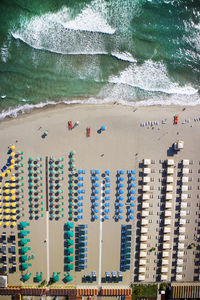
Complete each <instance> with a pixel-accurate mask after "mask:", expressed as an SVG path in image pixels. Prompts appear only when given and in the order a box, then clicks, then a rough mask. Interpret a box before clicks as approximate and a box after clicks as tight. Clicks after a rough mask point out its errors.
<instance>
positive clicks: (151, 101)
mask: <svg viewBox="0 0 200 300" xmlns="http://www.w3.org/2000/svg"><path fill="white" fill-rule="evenodd" d="M124 96H125V95H124ZM109 103H119V104H121V105H123V106H133V107H137V106H153V105H162V106H167V105H182V106H183V105H184V106H195V105H200V97H199V95H198V94H195V95H194V96H193V99H192V101H191V97H190V95H184V97H183V96H182V95H169V96H168V97H167V98H166V97H163V96H161V95H158V96H157V97H153V98H148V99H146V100H134V98H133V99H132V100H130V99H129V100H126V99H123V98H116V97H115V96H114V95H109V96H108V97H105V98H104V99H101V98H98V99H97V98H88V99H84V100H80V99H74V100H67V99H66V100H63V101H59V102H55V101H47V102H40V103H38V104H25V105H22V106H18V107H16V108H10V109H8V110H4V111H2V112H1V114H0V121H1V120H3V119H5V118H7V117H10V118H16V117H17V116H18V115H20V114H27V113H31V112H32V111H33V110H34V109H42V108H43V107H45V106H55V105H59V104H66V105H71V104H81V105H84V104H91V105H98V104H109Z"/></svg>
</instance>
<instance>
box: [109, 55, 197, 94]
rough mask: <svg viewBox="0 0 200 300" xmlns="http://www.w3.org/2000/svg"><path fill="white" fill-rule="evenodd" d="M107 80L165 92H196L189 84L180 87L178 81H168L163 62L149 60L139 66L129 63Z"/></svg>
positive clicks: (146, 89)
mask: <svg viewBox="0 0 200 300" xmlns="http://www.w3.org/2000/svg"><path fill="white" fill-rule="evenodd" d="M108 82H110V83H115V84H125V85H130V86H132V87H137V88H140V89H142V90H145V91H150V92H162V93H167V94H182V95H194V94H196V93H197V92H198V90H196V89H195V88H193V87H192V86H190V85H187V86H183V87H182V86H179V85H178V83H176V82H172V81H170V79H169V74H168V72H167V70H166V67H165V66H164V64H162V63H160V62H153V61H151V60H148V61H146V62H145V63H143V64H142V65H141V66H137V65H133V64H132V65H130V66H129V67H127V68H126V69H125V70H124V71H122V72H121V73H120V74H119V76H111V77H110V78H109V79H108Z"/></svg>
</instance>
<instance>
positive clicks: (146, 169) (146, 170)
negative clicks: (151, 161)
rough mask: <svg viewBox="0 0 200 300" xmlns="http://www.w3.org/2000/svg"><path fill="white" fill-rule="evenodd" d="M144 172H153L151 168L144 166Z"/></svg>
mask: <svg viewBox="0 0 200 300" xmlns="http://www.w3.org/2000/svg"><path fill="white" fill-rule="evenodd" d="M143 172H144V174H150V173H151V169H150V168H144V171H143Z"/></svg>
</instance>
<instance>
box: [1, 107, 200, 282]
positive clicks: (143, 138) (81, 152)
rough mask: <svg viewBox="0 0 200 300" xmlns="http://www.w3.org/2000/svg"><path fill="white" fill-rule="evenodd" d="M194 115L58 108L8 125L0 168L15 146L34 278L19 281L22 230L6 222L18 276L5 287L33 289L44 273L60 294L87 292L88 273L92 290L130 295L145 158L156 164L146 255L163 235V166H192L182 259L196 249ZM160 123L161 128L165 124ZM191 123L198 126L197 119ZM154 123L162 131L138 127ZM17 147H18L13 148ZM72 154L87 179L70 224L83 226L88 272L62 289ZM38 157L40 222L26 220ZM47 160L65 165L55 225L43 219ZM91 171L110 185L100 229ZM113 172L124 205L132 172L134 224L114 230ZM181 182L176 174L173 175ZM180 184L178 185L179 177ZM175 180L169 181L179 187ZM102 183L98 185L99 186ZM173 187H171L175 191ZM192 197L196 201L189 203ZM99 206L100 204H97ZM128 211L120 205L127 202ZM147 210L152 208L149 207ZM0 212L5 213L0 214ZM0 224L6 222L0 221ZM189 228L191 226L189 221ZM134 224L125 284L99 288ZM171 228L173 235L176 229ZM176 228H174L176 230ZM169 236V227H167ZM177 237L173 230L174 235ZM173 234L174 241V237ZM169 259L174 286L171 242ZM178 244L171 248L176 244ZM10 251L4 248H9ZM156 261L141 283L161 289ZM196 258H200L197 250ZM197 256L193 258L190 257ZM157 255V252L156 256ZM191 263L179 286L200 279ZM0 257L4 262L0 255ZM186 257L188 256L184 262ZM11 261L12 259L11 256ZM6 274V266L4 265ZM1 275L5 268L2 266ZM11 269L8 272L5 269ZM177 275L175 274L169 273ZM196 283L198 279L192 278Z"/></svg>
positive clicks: (180, 110)
mask: <svg viewBox="0 0 200 300" xmlns="http://www.w3.org/2000/svg"><path fill="white" fill-rule="evenodd" d="M198 108H199V107H187V108H186V109H185V108H184V107H181V106H178V107H175V106H169V107H156V106H152V107H138V108H137V109H135V108H133V107H128V106H127V107H123V106H120V105H110V104H108V105H102V106H101V105H93V106H87V105H83V106H77V105H72V106H65V105H58V106H56V107H54V108H51V107H50V108H46V109H43V110H37V111H33V112H32V113H30V114H26V115H23V116H19V117H18V118H16V119H6V120H4V121H2V122H1V123H0V141H1V147H0V155H1V167H2V166H3V165H4V163H5V162H6V160H7V157H8V156H7V151H8V146H9V145H10V144H14V145H15V146H16V151H23V168H24V206H23V207H24V216H22V217H21V218H20V219H19V220H18V221H17V222H18V224H19V222H20V221H28V222H30V226H29V227H28V228H27V229H28V230H30V236H29V238H30V239H31V241H30V244H29V246H30V247H31V253H32V254H34V256H35V258H34V260H32V261H31V263H32V266H30V268H29V269H28V271H29V272H31V273H32V277H31V278H30V279H29V280H28V281H27V282H22V281H21V280H20V278H21V275H22V274H24V273H21V271H20V270H19V265H20V263H19V252H18V249H19V248H20V246H19V245H18V237H17V236H18V234H19V230H18V228H17V227H15V228H10V227H9V228H6V229H5V228H4V227H3V225H4V221H2V225H1V228H0V235H1V234H2V232H4V231H6V232H7V236H8V235H9V234H10V232H11V231H13V232H14V233H15V234H16V237H17V241H16V242H17V251H16V252H17V261H16V263H17V270H16V272H15V273H9V271H8V272H7V274H8V285H10V286H15V285H34V284H35V285H38V283H34V281H33V278H34V276H35V275H36V272H43V280H44V279H46V280H47V281H49V279H50V278H51V277H52V275H53V272H55V273H56V274H57V272H60V274H59V281H58V282H57V283H56V284H55V285H60V286H64V285H65V286H81V285H82V286H86V285H88V284H89V283H83V278H84V275H86V274H91V273H92V272H93V271H95V272H96V274H97V280H96V281H95V282H93V283H90V285H91V286H102V285H105V286H115V287H117V286H125V287H128V286H129V285H130V284H131V282H133V281H138V257H139V250H138V249H139V248H138V247H139V236H140V229H139V228H140V221H141V218H140V214H141V200H140V199H141V191H140V190H141V187H140V184H141V180H142V176H143V174H141V173H142V172H143V167H141V164H142V161H143V159H144V158H150V159H151V160H153V161H155V162H154V166H153V169H155V170H154V172H155V176H154V175H153V174H151V177H152V178H153V179H152V182H153V180H155V183H154V185H153V188H154V192H153V193H154V194H155V197H154V199H150V201H149V202H150V207H153V208H151V209H149V210H152V214H151V216H152V220H153V221H152V222H154V223H153V224H149V235H151V237H149V236H148V242H147V247H148V249H151V248H152V247H153V246H154V245H155V244H157V243H159V241H158V240H159V236H161V235H162V233H160V232H159V230H158V231H157V230H156V226H157V225H156V224H158V223H159V222H160V221H159V218H161V217H160V207H159V205H158V203H159V201H160V200H159V199H160V198H159V196H158V195H159V191H160V189H159V187H161V188H162V181H161V180H160V178H161V174H162V173H161V172H160V171H159V170H162V168H163V166H162V163H160V160H166V159H167V158H169V157H170V158H171V157H172V156H171V155H172V154H173V157H172V158H173V159H174V161H175V166H176V168H177V169H178V168H179V164H180V163H181V161H182V159H188V160H190V161H192V166H191V168H192V170H193V173H192V175H191V177H192V182H191V185H192V191H191V194H192V197H193V198H192V199H193V202H191V200H190V202H191V203H192V204H190V209H188V211H189V210H190V214H189V215H187V216H188V217H187V218H188V219H191V222H188V224H187V229H186V231H187V232H186V236H188V237H186V241H185V247H186V248H185V251H186V252H187V245H189V244H190V243H192V242H193V236H194V234H197V235H198V233H199V227H198V226H199V224H198V222H197V223H196V224H195V219H197V218H198V216H197V214H196V211H197V205H198V202H199V200H198V198H197V194H198V170H199V169H198V168H199V153H198V152H199V149H200V142H199V139H198V138H199V136H200V121H194V118H197V117H198V118H199V117H200V116H199V115H198ZM175 113H176V114H178V116H179V123H178V124H177V125H174V124H173V120H174V115H175ZM69 120H72V122H73V124H74V123H75V122H76V121H79V126H77V127H75V128H74V129H73V130H68V121H69ZM162 120H165V122H164V124H162ZM195 120H196V119H195ZM148 121H150V122H154V121H158V122H159V123H158V124H157V125H156V124H153V123H152V124H150V125H148V124H147V125H145V126H141V124H143V123H146V122H148ZM102 125H105V126H106V130H105V131H103V132H101V133H98V130H99V129H100V127H101V126H102ZM87 127H90V128H91V136H90V137H86V128H87ZM46 130H48V135H47V136H46V137H45V138H42V134H43V133H44V131H46ZM177 140H183V141H184V149H183V150H181V151H180V152H177V153H173V151H172V149H171V147H172V144H173V143H174V142H175V141H177ZM16 141H17V143H16ZM72 150H75V151H76V155H75V158H76V161H75V166H76V168H77V170H78V169H85V170H86V174H85V176H84V188H85V198H84V205H83V209H84V213H83V219H81V220H78V221H77V222H74V226H75V227H76V226H78V224H88V234H87V235H88V246H87V247H88V257H87V259H88V263H87V264H88V267H87V268H86V269H85V270H82V271H78V272H76V271H75V270H73V271H71V272H70V274H71V276H72V277H73V281H71V282H70V283H67V284H66V283H65V282H64V281H63V279H64V274H65V273H66V272H65V271H64V223H66V222H67V221H68V216H69V213H68V188H69V184H68V178H69V177H68V175H69V171H68V167H69V165H68V163H69V153H70V151H72ZM29 157H32V158H36V157H42V167H41V168H42V171H43V175H44V176H43V179H42V183H43V192H42V193H43V201H44V204H43V216H42V217H41V218H39V219H38V220H35V219H33V220H30V219H29V213H28V211H29V200H28V176H27V171H28V158H29ZM45 157H48V158H50V157H54V158H64V161H63V163H64V175H63V176H64V179H63V181H62V182H61V189H62V190H63V196H64V199H63V202H64V204H63V209H64V210H63V215H64V216H63V217H61V218H60V219H59V220H53V221H52V220H49V218H48V215H47V212H46V204H45V203H46V181H45ZM92 169H95V170H99V171H100V177H101V174H102V173H104V172H105V170H110V181H111V188H110V189H111V194H110V195H111V200H110V212H109V220H104V222H101V221H100V220H101V217H100V215H99V218H98V220H96V221H95V222H92V221H91V201H90V196H91V181H90V170H92ZM117 170H124V171H125V175H124V177H125V180H124V186H125V187H124V190H125V193H124V197H125V199H126V189H127V177H126V172H127V170H135V171H136V175H135V176H136V188H135V191H136V194H135V207H134V219H133V220H131V221H129V222H126V216H125V209H124V211H123V213H122V215H123V219H122V220H120V221H118V222H115V220H114V218H113V216H114V204H115V198H116V196H115V194H116V174H117ZM177 176H178V174H177ZM177 178H178V177H177ZM177 178H175V179H174V181H175V182H176V180H178V179H177ZM101 180H102V178H101V179H100V181H101ZM175 184H176V183H175ZM193 193H194V195H193ZM99 195H101V185H100V188H99ZM100 201H101V196H100ZM175 202H176V186H175V187H174V203H175ZM124 203H125V201H124ZM151 203H152V205H151ZM2 207H3V206H2ZM178 209H179V208H177V205H176V204H173V215H174V219H173V218H172V223H173V222H174V224H176V226H177V227H178V225H177V223H176V212H177V211H178ZM2 218H3V217H2ZM192 220H194V223H193V221H192ZM122 224H126V225H127V224H131V225H132V234H131V245H132V246H131V266H130V270H127V271H125V272H123V280H122V282H118V283H114V282H111V283H108V282H106V283H104V282H103V278H104V277H105V272H117V271H120V247H121V246H120V244H121V225H122ZM176 226H175V227H176ZM175 227H174V228H175ZM172 228H173V225H172ZM175 229H176V228H175ZM175 234H176V233H175ZM171 243H172V244H171V245H172V248H171V250H172V251H171V252H172V255H171V258H170V260H169V264H170V265H171V267H170V266H169V269H168V271H167V276H168V277H167V280H169V281H170V280H171V279H172V280H173V278H175V276H176V274H177V272H176V267H177V266H175V265H174V261H175V255H176V252H177V248H176V247H175V246H176V245H175V244H174V245H175V246H173V241H172V240H171ZM174 243H175V242H174ZM8 247H9V245H8ZM156 248H158V249H157V250H156V252H155V253H152V252H148V258H149V261H148V262H147V265H148V266H147V269H146V271H145V272H146V277H145V280H144V281H145V282H155V281H160V279H159V276H158V274H159V268H160V267H161V266H160V264H159V263H158V261H159V259H160V256H159V255H160V254H159V247H158V246H157V247H156ZM195 251H199V250H198V249H197V248H196V250H195ZM195 251H194V252H195ZM160 252H162V250H160ZM186 252H185V257H186V258H188V259H187V261H185V262H184V266H185V269H186V271H187V272H185V278H184V277H182V279H181V280H183V281H194V280H195V279H194V278H197V277H198V275H199V273H198V274H197V273H195V272H196V269H195V259H196V255H197V253H196V252H195V253H193V254H191V253H189V252H188V254H186ZM1 255H2V254H1ZM187 255H188V256H187ZM8 257H9V254H8ZM7 263H8V266H9V262H7ZM0 267H2V265H1V266H0ZM8 269H9V268H8ZM174 270H175V271H174ZM195 276H196V277H195Z"/></svg>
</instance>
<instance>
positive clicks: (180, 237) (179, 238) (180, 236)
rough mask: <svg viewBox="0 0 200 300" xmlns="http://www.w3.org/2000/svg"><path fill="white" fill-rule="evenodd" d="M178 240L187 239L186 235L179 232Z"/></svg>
mask: <svg viewBox="0 0 200 300" xmlns="http://www.w3.org/2000/svg"><path fill="white" fill-rule="evenodd" d="M178 240H179V241H181V242H182V241H185V236H184V235H182V234H179V236H178Z"/></svg>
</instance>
